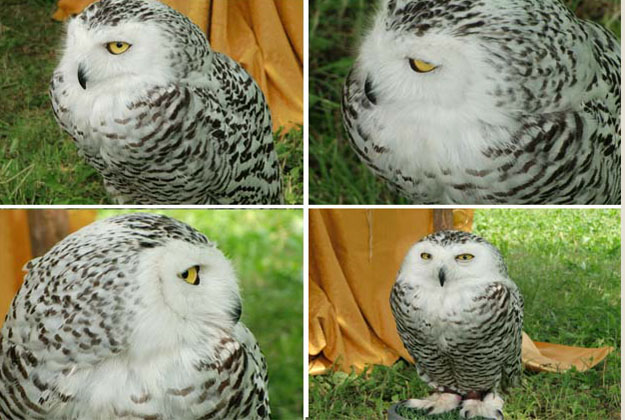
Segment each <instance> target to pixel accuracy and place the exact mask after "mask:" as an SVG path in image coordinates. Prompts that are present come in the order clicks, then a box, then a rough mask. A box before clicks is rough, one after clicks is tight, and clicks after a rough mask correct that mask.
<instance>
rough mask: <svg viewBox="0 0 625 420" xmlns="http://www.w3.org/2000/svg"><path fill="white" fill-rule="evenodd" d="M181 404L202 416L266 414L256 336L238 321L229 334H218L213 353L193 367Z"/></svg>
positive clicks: (260, 416)
mask: <svg viewBox="0 0 625 420" xmlns="http://www.w3.org/2000/svg"><path fill="white" fill-rule="evenodd" d="M196 370H197V374H198V376H197V377H196V378H194V380H193V382H194V383H196V384H201V386H197V385H196V386H192V387H189V389H190V392H189V393H188V395H185V398H186V402H185V406H186V407H187V408H188V409H190V410H191V411H192V412H193V414H194V416H197V417H202V418H240V419H265V418H269V414H270V412H269V397H268V394H267V366H266V364H265V358H264V357H263V355H262V354H261V352H260V349H259V347H258V344H257V342H256V339H255V338H254V336H253V335H252V333H251V332H250V331H249V330H248V329H247V328H246V327H245V325H243V324H242V323H240V322H239V323H238V324H236V325H235V327H234V329H233V330H232V336H226V337H222V338H221V340H220V341H219V343H218V344H217V346H216V347H215V357H214V358H212V357H211V358H208V359H207V360H206V361H203V362H201V363H199V364H198V366H197V367H196Z"/></svg>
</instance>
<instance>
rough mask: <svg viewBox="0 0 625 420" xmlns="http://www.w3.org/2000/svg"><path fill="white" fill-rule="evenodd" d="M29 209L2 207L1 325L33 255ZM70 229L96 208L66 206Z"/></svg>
mask: <svg viewBox="0 0 625 420" xmlns="http://www.w3.org/2000/svg"><path fill="white" fill-rule="evenodd" d="M27 211H28V210H0V328H1V327H2V323H3V322H4V316H5V315H6V313H7V312H8V310H9V307H10V306H11V301H12V300H13V296H15V294H16V293H17V291H18V290H19V288H20V286H21V285H22V279H23V276H24V273H23V272H22V267H24V264H26V263H27V262H28V261H29V260H30V259H32V257H33V256H32V254H31V244H30V236H29V227H28V216H27ZM67 211H68V213H69V215H68V216H69V230H70V231H71V232H73V231H76V230H78V229H80V228H81V227H83V226H85V225H88V224H89V223H91V222H92V221H93V220H95V215H96V211H95V210H67Z"/></svg>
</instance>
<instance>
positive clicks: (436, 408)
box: [404, 392, 462, 414]
mask: <svg viewBox="0 0 625 420" xmlns="http://www.w3.org/2000/svg"><path fill="white" fill-rule="evenodd" d="M461 401H462V397H461V396H460V395H458V394H452V393H449V392H435V393H434V394H432V395H430V396H429V397H427V398H424V399H422V400H416V399H411V400H406V402H404V406H405V407H409V408H418V409H420V410H426V411H427V413H428V414H440V413H445V412H447V411H451V410H454V409H455V408H456V407H458V406H459V405H460V402H461Z"/></svg>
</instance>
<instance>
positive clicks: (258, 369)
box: [234, 322, 271, 418]
mask: <svg viewBox="0 0 625 420" xmlns="http://www.w3.org/2000/svg"><path fill="white" fill-rule="evenodd" d="M234 336H235V337H236V338H237V339H238V340H239V342H240V343H241V345H242V346H243V348H244V349H245V353H246V354H247V357H249V360H250V362H251V363H250V364H251V366H252V369H253V372H254V373H253V375H252V384H253V390H254V391H253V393H254V395H255V396H256V398H254V401H255V403H254V411H255V412H256V414H255V415H257V416H258V417H259V418H269V417H270V414H271V411H270V408H269V394H268V392H267V384H268V380H269V378H268V375H267V362H266V361H265V356H263V354H262V352H261V351H260V347H259V346H258V342H257V341H256V338H255V337H254V335H253V334H252V332H251V331H250V330H249V329H248V328H247V327H246V326H245V325H243V323H241V322H239V323H237V325H236V326H235V327H234Z"/></svg>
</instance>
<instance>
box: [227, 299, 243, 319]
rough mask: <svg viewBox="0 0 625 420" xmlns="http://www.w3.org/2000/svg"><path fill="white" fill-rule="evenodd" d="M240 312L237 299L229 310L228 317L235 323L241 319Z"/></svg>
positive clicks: (239, 302) (239, 303)
mask: <svg viewBox="0 0 625 420" xmlns="http://www.w3.org/2000/svg"><path fill="white" fill-rule="evenodd" d="M241 312H243V310H242V307H241V301H240V300H238V299H237V303H236V305H234V307H233V308H232V309H231V310H230V317H231V318H232V321H233V322H234V323H235V324H236V323H237V322H239V320H240V319H241Z"/></svg>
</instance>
